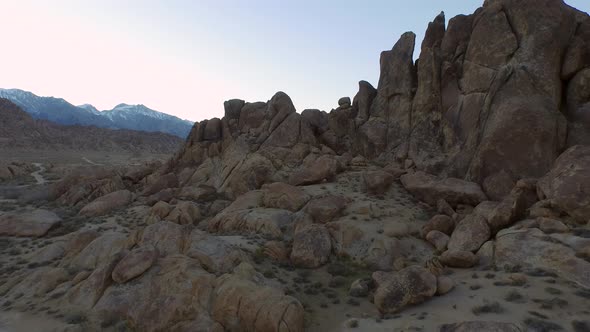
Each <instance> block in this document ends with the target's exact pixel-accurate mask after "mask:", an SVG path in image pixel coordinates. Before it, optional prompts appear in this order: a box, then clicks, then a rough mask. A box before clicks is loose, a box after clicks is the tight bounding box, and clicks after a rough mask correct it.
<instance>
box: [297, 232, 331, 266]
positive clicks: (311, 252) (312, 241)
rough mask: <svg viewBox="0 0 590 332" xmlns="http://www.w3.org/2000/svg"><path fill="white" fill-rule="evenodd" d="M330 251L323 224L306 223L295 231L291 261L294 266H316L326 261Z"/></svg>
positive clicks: (328, 234) (328, 237)
mask: <svg viewBox="0 0 590 332" xmlns="http://www.w3.org/2000/svg"><path fill="white" fill-rule="evenodd" d="M331 252H332V242H331V239H330V233H329V232H328V230H327V229H326V228H325V227H324V226H323V225H317V224H313V225H308V226H305V227H303V228H301V229H298V230H297V232H296V233H295V236H294V238H293V250H292V251H291V261H292V262H293V264H294V265H295V266H301V267H306V268H316V267H319V266H322V265H323V264H325V263H326V262H327V261H328V258H329V257H330V253H331Z"/></svg>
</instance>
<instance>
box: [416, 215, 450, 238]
mask: <svg viewBox="0 0 590 332" xmlns="http://www.w3.org/2000/svg"><path fill="white" fill-rule="evenodd" d="M454 229H455V222H454V221H453V219H451V217H449V216H447V215H444V214H437V215H435V216H433V217H432V218H430V220H429V221H428V222H427V223H426V224H425V225H424V226H422V229H421V231H420V233H421V235H422V237H426V235H427V234H428V233H430V231H439V232H442V233H444V234H446V235H451V234H452V233H453V230H454Z"/></svg>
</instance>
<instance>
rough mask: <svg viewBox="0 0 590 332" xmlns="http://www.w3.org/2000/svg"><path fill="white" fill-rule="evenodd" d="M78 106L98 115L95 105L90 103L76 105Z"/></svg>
mask: <svg viewBox="0 0 590 332" xmlns="http://www.w3.org/2000/svg"><path fill="white" fill-rule="evenodd" d="M78 108H81V109H85V110H87V111H90V112H91V113H94V114H97V115H100V112H99V111H98V110H97V109H96V107H94V106H92V105H90V104H84V105H78Z"/></svg>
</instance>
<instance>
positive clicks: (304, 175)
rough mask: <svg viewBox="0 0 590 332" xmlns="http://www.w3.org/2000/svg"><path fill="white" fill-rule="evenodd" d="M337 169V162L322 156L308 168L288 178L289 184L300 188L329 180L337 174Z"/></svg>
mask: <svg viewBox="0 0 590 332" xmlns="http://www.w3.org/2000/svg"><path fill="white" fill-rule="evenodd" d="M338 167H339V166H338V161H337V160H336V159H335V158H334V157H332V156H330V155H324V156H321V157H319V158H318V159H316V160H315V161H314V162H313V163H312V164H311V165H310V166H309V167H303V168H301V169H299V170H298V171H295V172H294V173H293V174H292V175H291V177H290V178H289V183H290V184H292V185H294V186H300V185H308V184H314V183H320V182H322V181H324V180H330V179H332V178H333V177H334V176H335V175H336V173H337V172H338Z"/></svg>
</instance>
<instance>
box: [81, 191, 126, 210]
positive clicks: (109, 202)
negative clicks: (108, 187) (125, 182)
mask: <svg viewBox="0 0 590 332" xmlns="http://www.w3.org/2000/svg"><path fill="white" fill-rule="evenodd" d="M132 200H133V194H132V193H131V192H130V191H129V190H126V189H125V190H119V191H115V192H112V193H110V194H106V195H104V196H101V197H99V198H97V199H95V200H94V201H92V202H91V203H89V204H87V205H85V206H84V207H83V208H82V210H80V215H83V216H88V217H97V216H101V215H104V214H107V213H109V212H111V211H113V210H116V209H120V208H122V207H124V206H127V205H128V204H129V203H131V201H132Z"/></svg>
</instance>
